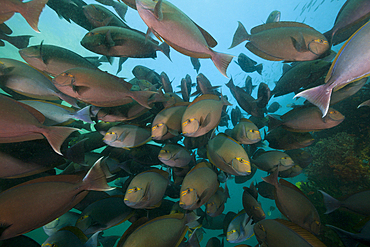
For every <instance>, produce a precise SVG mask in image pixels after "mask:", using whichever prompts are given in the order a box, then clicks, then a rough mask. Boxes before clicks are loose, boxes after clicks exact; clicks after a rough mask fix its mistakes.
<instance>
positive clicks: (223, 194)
mask: <svg viewBox="0 0 370 247" xmlns="http://www.w3.org/2000/svg"><path fill="white" fill-rule="evenodd" d="M228 198H230V195H229V190H228V188H227V186H226V184H225V189H223V188H222V187H221V186H220V187H219V188H218V190H217V191H216V193H215V194H213V196H211V198H209V200H208V201H207V203H206V213H207V214H208V215H209V216H211V217H216V216H219V215H220V214H222V212H223V211H224V209H225V203H226V201H227V199H228Z"/></svg>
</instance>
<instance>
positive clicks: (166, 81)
mask: <svg viewBox="0 0 370 247" xmlns="http://www.w3.org/2000/svg"><path fill="white" fill-rule="evenodd" d="M161 82H162V86H163V90H164V92H165V93H173V89H172V85H171V83H172V81H170V79H169V78H168V75H167V74H166V72H162V73H161Z"/></svg>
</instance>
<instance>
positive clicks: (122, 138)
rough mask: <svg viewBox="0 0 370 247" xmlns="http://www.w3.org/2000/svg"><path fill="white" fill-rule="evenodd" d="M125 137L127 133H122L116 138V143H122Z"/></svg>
mask: <svg viewBox="0 0 370 247" xmlns="http://www.w3.org/2000/svg"><path fill="white" fill-rule="evenodd" d="M127 135H128V132H127V131H124V132H122V134H121V135H120V136H119V137H118V141H120V142H123V140H124V139H125V138H126V137H127Z"/></svg>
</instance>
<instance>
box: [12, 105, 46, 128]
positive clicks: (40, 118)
mask: <svg viewBox="0 0 370 247" xmlns="http://www.w3.org/2000/svg"><path fill="white" fill-rule="evenodd" d="M17 103H18V104H19V105H20V106H22V107H23V108H24V109H26V110H27V111H29V113H31V114H32V115H33V116H34V117H35V118H36V119H37V121H39V122H40V123H41V124H42V123H44V122H45V116H44V115H43V114H42V113H41V112H39V111H38V110H36V109H35V108H33V107H32V106H29V105H26V104H24V103H22V102H18V101H17Z"/></svg>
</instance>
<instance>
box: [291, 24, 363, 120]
mask: <svg viewBox="0 0 370 247" xmlns="http://www.w3.org/2000/svg"><path fill="white" fill-rule="evenodd" d="M369 36H370V22H367V23H366V24H365V25H363V26H362V27H361V28H360V29H358V30H357V31H356V32H355V33H354V34H353V35H352V36H351V37H350V38H349V39H348V40H347V42H346V43H344V45H343V46H342V48H341V49H340V51H339V52H338V54H337V55H336V57H335V59H334V61H333V63H332V65H331V67H330V69H329V72H328V74H327V76H326V78H325V84H323V85H321V86H318V87H314V88H311V89H307V90H305V91H302V92H300V93H298V94H297V95H295V96H294V98H296V97H304V98H306V99H307V100H308V101H310V102H311V103H312V104H314V105H316V106H317V107H319V108H320V110H321V112H322V117H325V116H326V114H327V113H328V110H329V104H330V97H331V94H332V91H333V90H334V91H337V90H339V89H341V88H342V87H344V86H345V85H347V84H349V83H352V82H354V81H357V80H359V79H361V78H364V77H368V76H369V74H370V66H369V63H368V62H367V61H368V60H369V56H370V55H369V53H368V52H367V51H368V50H370V43H369V42H368V39H369Z"/></svg>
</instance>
